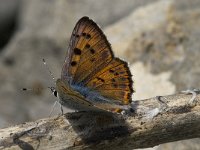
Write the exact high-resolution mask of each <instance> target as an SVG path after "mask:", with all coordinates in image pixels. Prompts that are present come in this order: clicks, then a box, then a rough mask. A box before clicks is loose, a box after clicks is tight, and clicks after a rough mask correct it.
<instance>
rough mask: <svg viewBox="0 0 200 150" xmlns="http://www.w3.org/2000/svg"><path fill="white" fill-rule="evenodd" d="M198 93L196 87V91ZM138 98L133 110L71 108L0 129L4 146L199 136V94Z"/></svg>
mask: <svg viewBox="0 0 200 150" xmlns="http://www.w3.org/2000/svg"><path fill="white" fill-rule="evenodd" d="M193 94H194V93H193ZM196 94H197V95H196V98H195V99H194V97H195V95H192V94H188V93H179V94H175V95H170V96H162V97H155V98H150V99H145V100H140V101H135V102H134V104H133V107H134V109H135V112H134V113H133V114H130V116H128V117H127V116H124V115H123V116H122V115H119V114H111V113H108V112H78V113H67V114H65V115H63V116H60V117H54V118H45V119H41V120H37V121H35V122H28V123H23V124H20V125H16V126H11V127H8V128H4V129H0V137H1V139H0V148H2V149H14V148H19V147H20V148H22V149H37V148H39V149H64V148H65V149H68V148H71V149H84V148H95V149H108V148H109V149H122V148H126V149H134V148H147V147H152V146H156V145H159V144H162V143H166V142H172V141H177V140H183V139H190V138H197V137H200V94H199V93H196Z"/></svg>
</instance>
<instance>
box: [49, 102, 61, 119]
mask: <svg viewBox="0 0 200 150" xmlns="http://www.w3.org/2000/svg"><path fill="white" fill-rule="evenodd" d="M57 103H59V102H58V101H55V103H54V104H53V107H52V109H51V112H50V114H49V117H51V115H52V113H53V111H54V108H55V106H56V104H57Z"/></svg>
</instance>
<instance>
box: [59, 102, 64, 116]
mask: <svg viewBox="0 0 200 150" xmlns="http://www.w3.org/2000/svg"><path fill="white" fill-rule="evenodd" d="M59 104H60V111H61V115H63V114H64V113H63V107H62V104H61V103H59Z"/></svg>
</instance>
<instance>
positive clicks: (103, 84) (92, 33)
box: [56, 17, 134, 112]
mask: <svg viewBox="0 0 200 150" xmlns="http://www.w3.org/2000/svg"><path fill="white" fill-rule="evenodd" d="M132 86H133V81H132V75H131V72H130V70H129V68H128V64H127V63H126V62H125V61H123V60H121V59H119V58H117V57H114V54H113V51H112V48H111V45H110V43H109V42H108V40H107V38H106V36H105V35H104V33H103V32H102V30H101V29H100V28H99V27H98V25H97V24H96V23H95V22H94V21H93V20H91V19H89V18H88V17H82V18H81V19H80V20H79V21H78V22H77V23H76V25H75V28H74V30H73V32H72V35H71V38H70V42H69V48H68V50H67V55H66V58H65V61H64V65H63V68H62V72H61V78H60V79H57V81H56V92H57V93H56V95H57V94H58V97H59V99H60V100H59V102H60V104H61V105H63V106H65V107H67V108H70V109H73V110H76V111H90V110H98V109H100V110H106V111H111V112H119V111H121V110H123V109H126V108H127V107H128V105H129V104H130V103H131V96H132V93H133V92H134V90H133V87H132Z"/></svg>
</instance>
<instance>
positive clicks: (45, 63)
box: [42, 58, 56, 82]
mask: <svg viewBox="0 0 200 150" xmlns="http://www.w3.org/2000/svg"><path fill="white" fill-rule="evenodd" d="M42 61H43V63H44V65H45V66H46V68H47V70H48V71H49V73H50V75H51V77H52V79H53V80H54V82H56V81H55V78H54V76H53V73H52V72H51V70H50V69H49V67H48V65H47V62H46V61H45V59H44V58H43V59H42Z"/></svg>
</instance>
